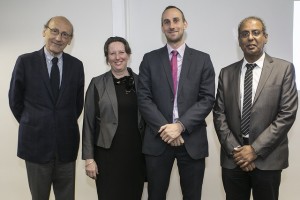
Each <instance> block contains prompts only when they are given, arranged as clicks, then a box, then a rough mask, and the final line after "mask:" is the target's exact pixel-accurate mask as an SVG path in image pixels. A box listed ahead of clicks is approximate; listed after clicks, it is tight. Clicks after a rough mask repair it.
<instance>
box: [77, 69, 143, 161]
mask: <svg viewBox="0 0 300 200" xmlns="http://www.w3.org/2000/svg"><path fill="white" fill-rule="evenodd" d="M133 76H134V81H135V87H136V89H137V83H138V77H137V75H136V74H134V73H133ZM117 127H118V102H117V96H116V91H115V85H114V82H113V78H112V73H111V71H109V72H106V73H104V74H102V75H100V76H98V77H95V78H93V79H92V80H91V83H90V85H89V87H88V89H87V92H86V97H85V106H84V120H83V130H82V159H84V160H85V159H91V158H94V146H95V145H97V146H99V147H103V148H107V149H108V148H110V146H111V143H112V140H113V138H114V135H115V133H116V130H117ZM138 128H139V131H140V133H141V138H143V133H144V121H143V119H142V118H141V115H140V113H138Z"/></svg>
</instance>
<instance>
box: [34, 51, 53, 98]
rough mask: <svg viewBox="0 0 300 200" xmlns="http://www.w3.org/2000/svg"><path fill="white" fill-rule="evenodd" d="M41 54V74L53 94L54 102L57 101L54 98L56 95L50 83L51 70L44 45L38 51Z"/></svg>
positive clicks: (39, 60) (38, 62) (39, 59)
mask: <svg viewBox="0 0 300 200" xmlns="http://www.w3.org/2000/svg"><path fill="white" fill-rule="evenodd" d="M38 54H39V56H38V60H37V65H38V66H40V67H39V69H40V75H41V77H42V79H43V81H44V83H45V86H46V88H47V90H48V92H49V95H50V96H51V99H52V102H55V100H54V96H53V93H52V88H51V85H50V76H49V72H48V68H47V63H46V62H47V61H46V57H45V53H44V47H43V48H42V49H41V50H40V51H39V52H38Z"/></svg>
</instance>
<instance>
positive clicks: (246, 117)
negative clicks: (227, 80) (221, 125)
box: [241, 64, 256, 137]
mask: <svg viewBox="0 0 300 200" xmlns="http://www.w3.org/2000/svg"><path fill="white" fill-rule="evenodd" d="M255 66H256V64H246V67H247V71H246V74H245V79H244V101H243V113H242V121H241V132H242V135H243V137H245V136H247V135H249V127H250V114H251V108H252V79H253V78H252V77H253V69H254V67H255Z"/></svg>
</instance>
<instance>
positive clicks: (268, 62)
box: [252, 54, 273, 105]
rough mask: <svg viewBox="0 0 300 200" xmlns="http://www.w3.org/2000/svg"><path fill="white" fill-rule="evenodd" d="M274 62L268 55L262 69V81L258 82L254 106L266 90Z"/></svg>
mask: <svg viewBox="0 0 300 200" xmlns="http://www.w3.org/2000/svg"><path fill="white" fill-rule="evenodd" d="M272 62H273V59H272V58H271V57H270V56H269V55H268V54H266V57H265V60H264V66H263V68H262V72H261V75H260V79H259V82H258V86H257V89H256V92H255V97H254V100H253V104H252V105H254V103H255V102H256V101H257V99H258V96H259V95H260V93H261V91H262V89H263V88H264V86H265V84H266V82H267V80H268V78H269V77H270V74H271V72H272V70H273V68H272V65H271V63H272Z"/></svg>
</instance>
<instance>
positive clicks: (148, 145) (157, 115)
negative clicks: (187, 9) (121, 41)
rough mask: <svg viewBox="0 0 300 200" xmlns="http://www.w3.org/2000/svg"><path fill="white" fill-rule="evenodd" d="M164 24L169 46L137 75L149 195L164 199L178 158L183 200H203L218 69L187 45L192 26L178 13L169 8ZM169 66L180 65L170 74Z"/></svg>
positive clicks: (157, 52) (151, 56) (148, 59)
mask: <svg viewBox="0 0 300 200" xmlns="http://www.w3.org/2000/svg"><path fill="white" fill-rule="evenodd" d="M161 25H162V31H163V33H164V34H165V36H166V39H167V45H165V46H164V47H163V48H160V49H157V50H154V51H152V52H149V53H146V54H145V55H144V58H143V61H142V62H141V65H140V70H139V71H140V74H139V85H138V104H139V109H140V112H141V114H142V116H143V118H144V119H145V121H146V124H147V125H146V130H145V137H144V144H143V153H144V154H145V155H146V156H145V158H146V166H147V178H148V196H149V199H150V200H163V199H166V193H167V190H168V185H169V180H170V173H171V170H172V166H173V162H174V160H175V158H176V159H177V165H178V168H179V174H180V184H181V188H182V193H183V199H189V200H199V199H201V189H202V182H203V176H204V169H205V157H207V156H208V142H207V135H206V123H205V118H206V117H207V115H208V114H209V113H210V111H211V109H212V107H213V104H214V100H215V99H214V95H215V73H214V68H213V65H212V62H211V60H210V56H209V55H208V54H206V53H204V52H201V51H197V50H195V49H192V48H190V47H188V46H187V45H186V44H185V42H184V38H183V35H184V31H185V29H186V28H187V25H188V24H187V21H186V20H185V17H184V14H183V12H182V11H181V10H180V9H179V8H177V7H174V6H168V7H167V8H166V9H165V10H164V11H163V13H162V18H161ZM175 51H176V53H173V52H175ZM176 59H177V60H176ZM170 60H171V61H170ZM174 60H175V62H173V61H174ZM171 62H172V63H173V64H172V66H173V67H174V66H176V67H174V69H172V70H171V64H170V63H171ZM174 72H175V76H172V75H173V74H174ZM176 73H177V74H176Z"/></svg>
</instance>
